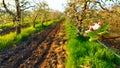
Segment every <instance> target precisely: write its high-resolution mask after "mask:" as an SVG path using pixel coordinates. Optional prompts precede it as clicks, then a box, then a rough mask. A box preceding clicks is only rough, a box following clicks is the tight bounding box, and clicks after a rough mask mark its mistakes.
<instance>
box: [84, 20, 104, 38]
mask: <svg viewBox="0 0 120 68" xmlns="http://www.w3.org/2000/svg"><path fill="white" fill-rule="evenodd" d="M102 25H103V23H102V22H98V23H95V24H94V25H93V26H90V28H89V30H86V31H85V33H84V34H83V36H84V37H87V33H88V32H90V31H94V30H97V29H98V28H99V27H101V26H102Z"/></svg>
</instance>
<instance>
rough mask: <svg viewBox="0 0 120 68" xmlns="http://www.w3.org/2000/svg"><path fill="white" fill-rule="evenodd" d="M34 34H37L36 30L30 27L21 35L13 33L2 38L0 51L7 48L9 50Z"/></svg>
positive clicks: (0, 38)
mask: <svg viewBox="0 0 120 68" xmlns="http://www.w3.org/2000/svg"><path fill="white" fill-rule="evenodd" d="M33 32H35V28H33V27H29V28H26V29H23V30H22V32H21V34H19V35H16V33H15V32H11V33H10V34H6V35H4V36H0V50H3V49H5V48H6V47H7V48H9V47H11V46H12V45H13V44H16V43H18V42H20V41H24V40H25V39H27V37H28V36H29V35H30V34H31V33H33Z"/></svg>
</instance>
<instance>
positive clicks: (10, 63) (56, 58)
mask: <svg viewBox="0 0 120 68" xmlns="http://www.w3.org/2000/svg"><path fill="white" fill-rule="evenodd" d="M65 44H67V38H66V35H65V31H64V27H63V21H62V22H60V23H57V24H55V25H52V26H51V27H48V28H46V29H45V30H43V31H42V32H38V33H35V34H33V35H31V36H30V37H29V39H28V40H27V41H24V42H22V43H20V44H18V45H14V46H13V48H11V49H7V50H5V51H3V52H0V68H65V61H66V56H67V54H66V51H65V49H64V45H65Z"/></svg>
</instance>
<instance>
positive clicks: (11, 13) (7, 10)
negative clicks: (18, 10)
mask: <svg viewBox="0 0 120 68" xmlns="http://www.w3.org/2000/svg"><path fill="white" fill-rule="evenodd" d="M3 6H4V8H5V10H6V12H8V13H9V14H10V15H12V16H15V14H14V13H13V12H11V11H10V10H9V9H8V8H7V6H6V4H5V0H3Z"/></svg>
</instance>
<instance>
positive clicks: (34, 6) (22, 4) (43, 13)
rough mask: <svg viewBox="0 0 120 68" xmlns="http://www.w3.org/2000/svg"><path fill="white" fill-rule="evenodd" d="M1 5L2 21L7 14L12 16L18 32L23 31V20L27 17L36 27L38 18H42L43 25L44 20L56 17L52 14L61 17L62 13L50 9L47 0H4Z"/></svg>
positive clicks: (0, 16) (0, 14)
mask: <svg viewBox="0 0 120 68" xmlns="http://www.w3.org/2000/svg"><path fill="white" fill-rule="evenodd" d="M11 2H12V3H11ZM13 4H14V5H13ZM0 5H1V6H0V18H1V23H2V21H3V17H5V15H8V16H10V18H12V22H13V23H14V24H15V25H14V26H15V27H16V33H17V34H19V33H21V22H24V19H25V17H27V18H28V17H29V18H31V19H29V20H31V22H32V23H33V27H35V24H36V21H37V20H40V21H39V22H41V23H42V25H43V22H46V21H47V20H52V19H55V17H52V19H50V18H51V17H50V16H53V15H54V14H56V17H59V16H60V14H61V13H60V12H58V11H53V10H52V9H50V8H49V6H48V4H47V3H46V2H45V1H43V2H36V1H35V0H33V2H30V1H29V0H11V1H7V0H2V2H1V4H0ZM11 8H12V9H11ZM57 15H58V16H57ZM5 20H6V19H5Z"/></svg>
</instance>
